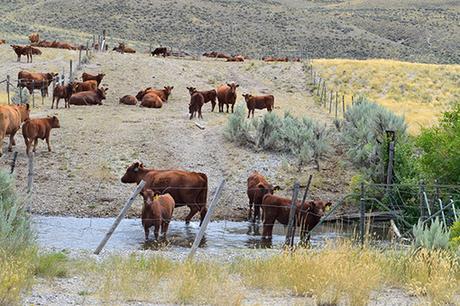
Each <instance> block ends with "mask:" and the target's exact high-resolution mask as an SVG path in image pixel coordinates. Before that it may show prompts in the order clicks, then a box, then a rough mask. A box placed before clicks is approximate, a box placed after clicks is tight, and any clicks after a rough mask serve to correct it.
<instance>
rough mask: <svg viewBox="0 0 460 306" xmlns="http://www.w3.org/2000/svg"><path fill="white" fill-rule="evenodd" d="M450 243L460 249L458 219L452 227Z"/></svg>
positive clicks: (459, 225) (459, 223)
mask: <svg viewBox="0 0 460 306" xmlns="http://www.w3.org/2000/svg"><path fill="white" fill-rule="evenodd" d="M449 242H450V245H451V246H452V247H453V248H454V249H460V221H456V222H454V223H453V224H452V226H451V227H450V240H449Z"/></svg>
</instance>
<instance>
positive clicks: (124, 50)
mask: <svg viewBox="0 0 460 306" xmlns="http://www.w3.org/2000/svg"><path fill="white" fill-rule="evenodd" d="M113 51H117V52H120V53H136V50H134V49H133V48H129V47H126V45H125V44H124V43H119V44H118V47H115V48H113Z"/></svg>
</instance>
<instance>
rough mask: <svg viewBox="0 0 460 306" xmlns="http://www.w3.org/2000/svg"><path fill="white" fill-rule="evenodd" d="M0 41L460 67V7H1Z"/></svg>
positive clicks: (261, 2) (203, 2) (129, 1)
mask: <svg viewBox="0 0 460 306" xmlns="http://www.w3.org/2000/svg"><path fill="white" fill-rule="evenodd" d="M0 6H1V10H0V11H1V12H0V17H1V18H0V29H1V30H0V32H3V33H1V35H3V36H4V37H6V38H8V39H13V40H19V39H25V36H24V35H25V34H27V33H30V32H31V31H39V32H40V33H42V34H43V35H44V36H45V37H46V38H48V39H53V38H60V39H67V40H74V41H76V42H81V41H82V40H84V39H87V38H88V37H90V35H91V34H95V33H100V32H101V31H102V29H106V30H107V31H108V33H109V35H111V37H112V39H111V45H113V44H114V43H117V42H119V41H121V40H129V41H133V43H134V41H138V42H144V44H139V43H138V44H137V46H138V47H143V48H144V50H145V49H146V48H147V45H148V43H152V44H153V45H159V44H162V45H167V46H171V47H176V48H182V49H186V50H189V51H196V52H202V51H205V50H222V51H225V52H228V53H244V54H247V55H250V56H257V57H259V56H261V55H270V54H271V55H278V56H284V55H300V53H302V52H305V51H306V52H309V54H311V55H312V56H313V57H317V58H318V57H326V58H339V57H340V58H359V59H364V58H369V57H372V58H393V59H403V60H410V61H418V62H432V63H460V50H459V48H458V45H460V22H459V20H460V14H459V12H460V9H459V4H458V2H456V1H447V0H446V1H440V0H431V1H415V0H411V1H399V2H398V1H390V2H388V1H381V0H379V1H375V0H374V1H369V0H367V1H358V0H353V1H341V0H327V1H326V0H324V1H316V0H315V1H300V0H278V1H276V0H271V1H266V0H255V1H249V0H233V1H220V0H213V1H209V0H197V1H193V2H190V1H185V0H174V1H147V0H142V1H137V0H136V1H135V0H126V1H113V0H102V1H94V2H92V3H91V5H88V3H87V2H86V1H83V0H76V1H63V0H52V1H50V0H47V1H44V0H41V1H15V2H11V3H10V2H8V3H7V2H5V1H3V3H2V4H1V5H0Z"/></svg>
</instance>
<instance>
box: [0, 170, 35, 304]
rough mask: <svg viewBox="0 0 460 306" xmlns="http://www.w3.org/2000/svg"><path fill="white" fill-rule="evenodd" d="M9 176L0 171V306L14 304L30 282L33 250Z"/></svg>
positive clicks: (26, 221)
mask: <svg viewBox="0 0 460 306" xmlns="http://www.w3.org/2000/svg"><path fill="white" fill-rule="evenodd" d="M29 222H30V220H29V217H28V214H27V213H26V211H25V210H24V206H23V204H22V202H21V201H20V200H19V198H18V196H17V194H16V192H15V189H14V182H13V179H12V178H11V176H10V175H9V174H8V173H7V172H5V171H3V170H0V305H11V304H16V303H17V302H18V300H19V298H20V295H21V292H22V290H23V289H24V288H26V287H28V286H29V285H30V283H31V280H32V276H33V275H32V274H33V271H34V269H33V263H34V259H35V256H36V250H35V248H34V244H33V235H32V231H31V228H30V223H29Z"/></svg>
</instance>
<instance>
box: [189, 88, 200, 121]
mask: <svg viewBox="0 0 460 306" xmlns="http://www.w3.org/2000/svg"><path fill="white" fill-rule="evenodd" d="M187 89H188V91H189V93H190V104H189V105H188V111H189V113H190V120H191V119H192V118H193V116H194V115H196V114H197V113H198V118H201V119H203V115H202V114H201V108H202V107H203V104H204V97H203V95H202V94H201V93H200V92H198V91H196V89H195V88H194V87H187Z"/></svg>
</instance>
